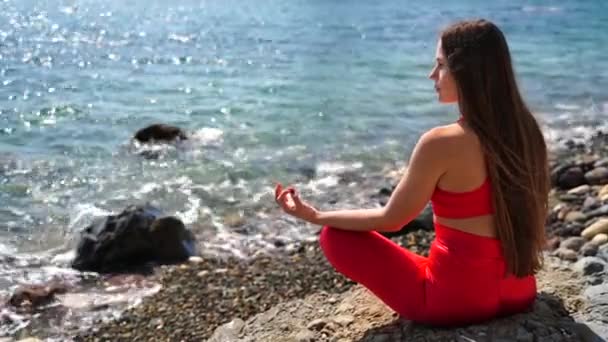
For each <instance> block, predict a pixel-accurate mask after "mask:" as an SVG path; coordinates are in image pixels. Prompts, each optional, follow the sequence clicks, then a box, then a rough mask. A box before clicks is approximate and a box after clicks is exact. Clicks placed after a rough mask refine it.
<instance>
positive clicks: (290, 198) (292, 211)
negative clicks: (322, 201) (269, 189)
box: [274, 183, 318, 223]
mask: <svg viewBox="0 0 608 342" xmlns="http://www.w3.org/2000/svg"><path fill="white" fill-rule="evenodd" d="M274 199H275V201H276V202H277V203H278V204H279V205H280V206H281V208H282V209H283V211H285V212H286V213H288V214H289V215H291V216H294V217H297V218H300V219H302V220H305V221H308V222H310V223H316V219H317V216H318V211H317V209H315V208H314V207H312V206H311V205H310V204H308V203H306V202H304V201H302V200H301V199H300V196H299V194H298V193H297V192H296V190H295V189H294V188H293V187H291V186H290V187H288V188H286V189H283V186H282V185H281V183H278V184H277V186H276V188H275V189H274Z"/></svg>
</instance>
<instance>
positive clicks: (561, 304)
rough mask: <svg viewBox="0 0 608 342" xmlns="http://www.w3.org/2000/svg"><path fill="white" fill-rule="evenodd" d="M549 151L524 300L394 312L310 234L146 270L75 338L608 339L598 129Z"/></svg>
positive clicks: (414, 244)
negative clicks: (135, 286)
mask: <svg viewBox="0 0 608 342" xmlns="http://www.w3.org/2000/svg"><path fill="white" fill-rule="evenodd" d="M550 161H551V172H552V182H553V189H552V191H551V193H550V215H549V217H548V220H547V236H548V237H549V241H548V245H547V250H546V252H545V254H546V264H545V268H544V270H543V271H542V272H540V274H539V275H538V282H539V296H538V298H537V302H536V303H535V306H534V309H533V310H532V311H531V312H528V313H523V314H521V315H516V316H513V317H506V318H502V319H496V320H493V321H491V322H488V323H487V324H482V325H475V326H469V327H463V328H459V329H434V328H431V327H425V326H419V325H413V324H411V323H409V322H406V321H400V320H399V319H398V318H397V317H395V316H394V315H393V313H391V312H390V311H389V310H387V308H386V307H384V306H383V305H382V304H381V303H379V302H378V301H377V300H376V299H375V298H374V297H373V296H370V295H369V293H367V291H366V290H365V289H363V288H361V287H360V286H358V285H356V284H353V283H352V282H350V281H348V280H347V279H345V278H344V277H343V276H341V275H340V274H337V273H336V272H335V271H334V270H333V269H332V268H331V266H330V265H329V264H328V263H327V261H326V260H325V259H324V257H323V255H322V253H321V251H320V250H319V248H318V246H317V243H316V241H309V242H301V243H299V244H296V245H287V246H282V247H280V248H278V250H277V251H276V252H274V253H272V254H260V255H258V256H256V257H254V258H252V259H249V260H245V259H236V258H214V257H206V256H203V257H194V258H191V259H190V261H189V262H187V263H184V264H181V265H177V266H163V267H161V268H160V269H159V270H157V271H158V272H157V273H158V275H157V276H158V279H159V282H160V283H161V284H162V289H161V290H160V291H159V292H158V293H156V294H154V295H152V296H150V297H148V298H146V299H145V300H144V301H143V303H141V304H140V305H138V306H136V307H134V308H131V309H129V310H127V311H125V312H123V313H122V315H121V316H120V318H118V319H115V320H112V321H110V322H105V323H101V322H99V323H98V324H97V325H96V326H95V327H94V328H93V329H89V330H87V331H86V332H83V333H81V334H80V335H78V336H75V337H74V340H75V341H203V340H210V341H215V342H218V341H341V342H345V341H444V340H453V341H507V340H509V341H511V340H516V341H602V340H605V339H608V328H607V327H608V281H607V280H606V278H608V277H607V274H608V235H607V234H608V185H607V184H608V169H607V167H608V135H606V134H604V133H602V132H597V133H596V134H595V135H593V136H592V137H591V138H590V139H588V140H587V141H585V142H583V143H575V142H572V141H569V142H564V143H563V144H562V145H561V147H560V148H557V149H556V150H555V151H554V152H553V153H552V155H551V158H550ZM348 177H349V175H345V176H344V177H343V178H348ZM394 182H395V178H394V176H392V175H387V176H386V177H385V181H384V184H394ZM348 183H349V182H347V183H346V184H348ZM351 183H352V182H351ZM376 184H378V183H376ZM345 186H346V185H345ZM374 191H375V192H376V194H375V195H374V196H372V197H371V200H374V201H378V202H380V203H382V201H383V200H385V199H386V198H387V197H388V196H389V195H390V191H391V190H390V185H389V186H385V187H383V188H382V189H379V190H378V189H377V188H376V189H375V190H374ZM403 233H404V234H403V235H398V236H393V237H392V239H393V240H395V241H397V242H398V243H399V244H401V245H402V246H404V247H407V248H409V249H410V250H413V251H414V252H416V253H420V254H422V255H426V254H427V253H428V247H429V245H430V242H431V241H432V239H433V238H434V234H433V232H432V230H429V229H428V227H427V226H425V225H424V224H422V223H421V224H419V226H410V227H409V228H408V229H407V230H406V231H404V232H403ZM155 277H156V276H155Z"/></svg>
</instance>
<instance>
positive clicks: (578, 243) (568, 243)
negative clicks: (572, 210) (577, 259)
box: [559, 236, 586, 252]
mask: <svg viewBox="0 0 608 342" xmlns="http://www.w3.org/2000/svg"><path fill="white" fill-rule="evenodd" d="M585 241H586V240H585V239H584V238H582V237H580V236H572V237H569V238H567V239H565V240H564V241H562V243H561V244H560V245H559V246H560V247H561V248H566V249H570V250H573V251H575V252H578V251H579V249H581V247H582V246H583V245H584V244H585Z"/></svg>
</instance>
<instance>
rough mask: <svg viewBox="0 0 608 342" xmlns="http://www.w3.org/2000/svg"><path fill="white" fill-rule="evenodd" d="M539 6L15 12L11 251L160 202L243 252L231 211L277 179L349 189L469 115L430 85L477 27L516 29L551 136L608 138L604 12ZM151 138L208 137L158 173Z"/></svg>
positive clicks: (5, 153) (3, 225)
mask: <svg viewBox="0 0 608 342" xmlns="http://www.w3.org/2000/svg"><path fill="white" fill-rule="evenodd" d="M533 3H534V5H530V2H528V1H496V2H492V4H489V3H488V2H487V1H473V0H471V1H458V2H453V3H452V4H444V3H443V2H440V1H438V0H428V1H418V2H414V3H410V2H404V1H393V0H387V1H382V2H380V3H372V2H370V1H350V2H349V1H337V0H329V1H328V0H324V1H321V0H311V1H299V0H298V1H289V2H285V1H277V0H266V1H256V2H253V1H235V0H225V1H211V0H209V1H192V0H182V1H177V2H171V1H161V0H146V1H129V2H125V1H118V0H106V1H95V0H74V1H58V0H48V1H31V0H19V1H17V0H3V1H0V166H1V168H0V251H1V250H3V251H4V252H20V251H21V252H25V251H45V250H49V249H57V248H59V249H61V248H64V249H63V250H65V248H67V247H66V246H65V243H66V241H71V240H72V239H73V237H74V233H75V232H76V231H77V230H78V229H80V228H82V227H83V226H84V225H85V224H86V223H87V222H90V220H91V219H92V218H93V217H94V216H96V215H102V214H105V213H109V212H116V211H118V210H120V209H122V208H123V207H124V206H126V205H127V204H130V203H134V202H141V201H145V200H149V201H152V202H153V203H155V204H157V205H158V206H160V207H161V208H162V209H163V210H165V211H166V212H167V213H169V214H176V215H178V216H180V217H181V218H182V219H184V220H185V221H186V223H188V224H197V225H199V227H198V228H197V229H199V232H207V236H208V237H209V240H208V241H215V240H214V239H218V241H221V243H218V244H220V245H221V244H224V245H226V244H228V245H230V246H231V247H228V248H234V249H238V244H234V243H233V244H231V243H230V241H233V240H234V239H238V234H236V235H234V234H229V233H228V232H227V229H226V228H225V227H223V219H224V217H225V215H227V214H230V213H233V212H235V211H236V212H237V213H246V212H247V210H248V208H249V209H251V208H268V207H272V205H273V203H272V200H271V197H270V196H269V191H270V189H271V185H272V182H273V180H276V179H280V180H283V181H284V182H290V181H294V180H296V179H300V178H298V177H301V176H302V173H303V172H304V171H306V170H316V174H315V176H314V177H313V178H312V180H306V181H304V182H303V185H302V186H304V187H307V189H309V191H310V193H311V194H315V193H321V192H330V191H337V190H336V189H339V186H337V185H336V184H335V182H333V181H332V180H331V174H332V173H336V172H339V171H340V170H344V169H345V168H346V169H349V170H351V169H353V170H356V172H359V173H363V174H365V173H368V172H369V173H372V172H376V171H379V170H381V169H382V167H384V166H385V165H387V164H388V165H390V164H392V163H399V162H404V161H405V159H406V158H407V156H408V155H409V152H410V151H411V148H412V146H413V144H414V143H415V141H416V140H417V138H418V136H419V135H420V134H421V133H422V132H423V131H424V130H425V129H427V128H429V127H431V126H433V125H436V124H442V123H446V122H449V121H452V120H454V119H455V118H456V111H455V108H454V107H445V106H440V105H439V104H438V103H437V102H436V98H435V93H434V91H433V85H432V82H431V81H429V80H428V79H427V78H426V77H427V74H428V72H429V71H430V68H431V65H432V63H433V58H434V53H435V42H436V38H437V34H438V32H439V30H440V29H441V28H442V27H444V26H446V25H447V24H449V23H450V22H452V21H454V20H457V19H461V18H468V17H486V18H489V19H491V20H493V21H495V22H496V23H498V24H499V26H500V27H502V28H503V30H504V32H505V34H506V36H507V39H508V40H509V42H510V44H511V50H512V54H513V58H514V62H515V67H516V71H517V74H518V78H519V81H520V84H521V87H522V89H523V92H524V94H525V97H526V99H527V100H528V102H529V104H530V107H531V108H532V109H533V110H534V112H536V113H538V115H539V118H541V120H543V122H544V125H545V127H546V132H547V137H548V139H551V140H555V138H556V137H560V136H570V135H580V134H584V133H585V132H588V128H590V127H591V128H592V127H597V126H598V125H602V124H604V123H605V122H606V119H607V118H608V105H607V103H608V91H607V90H608V58H606V56H607V55H608V35H607V34H606V33H608V2H606V1H604V0H596V1H584V2H583V1H574V0H565V1H535V2H533ZM153 122H165V123H170V124H174V125H178V126H180V127H182V128H185V129H187V130H188V131H189V132H191V133H192V134H193V136H194V138H193V139H191V141H190V142H188V143H187V144H184V145H182V146H178V147H169V148H166V149H164V150H162V151H161V152H162V153H161V158H160V159H158V160H146V159H143V158H142V157H140V156H138V155H137V154H136V153H134V151H137V150H138V149H141V147H137V146H133V144H131V143H130V137H131V136H132V135H133V133H134V132H135V131H136V130H137V129H138V128H141V127H143V126H145V125H148V124H150V123H153ZM303 170H304V171H303ZM327 177H330V178H327ZM268 210H270V209H268ZM258 222H259V223H260V226H258V228H259V230H260V231H264V229H267V230H268V229H270V228H268V227H266V228H265V227H264V226H263V220H262V219H260V220H259V221H258ZM286 224H287V223H286ZM290 224H291V223H290ZM294 231H295V230H294ZM255 233H256V232H255V231H254V232H251V231H249V234H248V235H249V236H252V234H253V235H255ZM285 234H286V235H289V234H296V233H293V231H288V232H285ZM296 235H297V234H296ZM263 236H264V234H262V239H263ZM231 239H232V240H231ZM244 239H246V238H244ZM235 246H236V247H235Z"/></svg>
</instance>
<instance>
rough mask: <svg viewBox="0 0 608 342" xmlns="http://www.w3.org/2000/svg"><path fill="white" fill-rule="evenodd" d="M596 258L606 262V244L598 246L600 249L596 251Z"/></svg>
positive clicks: (607, 248)
mask: <svg viewBox="0 0 608 342" xmlns="http://www.w3.org/2000/svg"><path fill="white" fill-rule="evenodd" d="M596 256H598V257H600V258H602V259H604V261H607V262H608V244H603V245H602V246H600V248H599V249H598V250H597V254H596Z"/></svg>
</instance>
